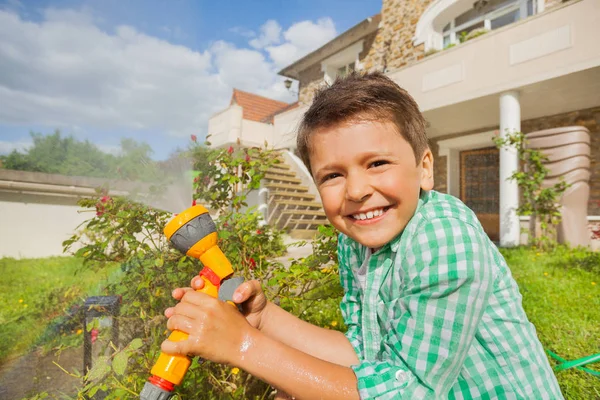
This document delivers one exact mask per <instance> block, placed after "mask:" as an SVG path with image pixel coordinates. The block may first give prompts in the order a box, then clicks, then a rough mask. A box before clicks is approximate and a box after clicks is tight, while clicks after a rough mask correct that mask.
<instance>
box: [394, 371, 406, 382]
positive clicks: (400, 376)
mask: <svg viewBox="0 0 600 400" xmlns="http://www.w3.org/2000/svg"><path fill="white" fill-rule="evenodd" d="M407 379H408V374H407V373H406V372H404V371H396V380H397V381H398V382H405V381H406V380H407Z"/></svg>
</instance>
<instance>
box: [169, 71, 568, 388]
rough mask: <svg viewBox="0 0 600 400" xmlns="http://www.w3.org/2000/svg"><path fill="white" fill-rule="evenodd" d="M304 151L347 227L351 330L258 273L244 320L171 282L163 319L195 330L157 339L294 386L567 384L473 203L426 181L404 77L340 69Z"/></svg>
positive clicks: (420, 128) (343, 262)
mask: <svg viewBox="0 0 600 400" xmlns="http://www.w3.org/2000/svg"><path fill="white" fill-rule="evenodd" d="M298 151H299V153H300V155H301V157H302V159H303V161H304V163H305V164H306V166H307V167H308V168H309V170H310V172H311V174H312V176H313V178H314V180H315V183H316V185H317V188H318V191H319V194H320V196H321V201H322V203H323V208H324V210H325V213H326V215H327V218H328V219H329V221H330V222H331V224H332V225H333V226H334V227H335V228H337V229H338V230H339V231H340V233H341V234H340V236H339V240H338V258H339V270H340V278H341V282H342V286H343V287H344V292H345V294H344V297H343V300H342V304H341V309H342V313H343V315H344V319H345V322H346V325H347V327H348V331H347V333H346V335H345V336H344V335H342V334H340V333H339V332H335V331H330V330H327V329H322V328H319V327H316V326H313V325H310V324H308V323H306V322H304V321H301V320H299V319H298V318H296V317H294V316H292V315H290V314H288V313H286V312H285V311H283V310H282V309H281V308H279V307H277V306H276V305H274V304H272V303H270V302H268V301H266V299H265V297H264V294H263V292H262V290H261V289H260V284H259V283H258V282H256V281H253V282H247V283H244V284H243V285H241V286H240V288H238V289H237V291H236V293H235V294H234V301H236V302H238V303H243V306H244V309H245V316H246V320H244V319H243V318H242V317H241V316H240V315H239V314H237V313H236V312H234V311H233V310H232V307H229V308H228V307H227V306H226V305H223V304H222V303H219V302H218V301H215V300H214V299H211V298H210V297H208V296H205V295H203V294H202V293H196V292H193V291H191V290H181V289H179V290H176V291H175V292H174V297H176V298H178V299H179V298H181V302H180V303H179V304H178V305H177V306H176V307H174V308H171V309H168V310H167V311H166V315H167V317H170V318H169V322H168V327H169V328H170V329H180V330H183V331H185V332H188V333H189V334H190V339H189V340H187V341H184V342H177V343H173V342H169V341H165V342H164V343H163V351H165V352H174V353H180V354H187V353H192V354H197V355H200V356H202V357H205V358H208V359H211V360H214V361H217V362H224V363H228V364H231V365H236V366H239V367H241V368H244V369H245V370H247V371H248V372H250V373H252V374H253V375H255V376H258V377H259V378H261V379H263V380H265V381H266V382H268V383H270V384H272V385H273V386H275V387H277V388H279V389H281V390H283V391H285V392H287V393H289V394H290V395H293V396H294V397H295V398H297V399H356V398H359V397H360V398H363V399H370V398H377V399H421V398H427V399H429V398H432V399H433V398H464V399H478V398H481V399H494V398H496V399H560V398H562V395H561V393H560V390H559V388H558V384H557V382H556V379H555V377H554V374H553V373H552V370H551V369H550V366H549V364H548V360H547V358H546V356H545V354H544V351H543V349H542V346H541V344H540V343H539V341H538V339H537V337H536V333H535V328H534V327H533V325H531V323H530V322H529V321H528V320H527V317H526V315H525V313H524V311H523V308H522V306H521V295H520V293H519V291H518V288H517V285H516V283H515V282H514V280H513V278H512V276H511V274H510V270H509V269H508V267H507V266H506V263H505V261H504V259H503V258H502V256H501V255H500V253H499V252H498V250H497V249H496V247H495V246H494V245H493V243H491V242H490V240H489V239H488V237H487V236H486V234H485V232H484V231H483V229H482V227H481V225H480V224H479V222H478V221H477V218H476V217H475V215H474V214H473V212H472V211H471V210H469V209H468V208H467V207H466V206H465V205H464V204H463V203H462V202H460V201H459V200H458V199H456V198H454V197H452V196H448V195H444V194H441V193H437V192H435V191H433V190H432V189H433V156H432V153H431V150H430V149H429V147H428V144H427V138H426V135H425V122H424V119H423V117H422V115H421V114H420V112H419V110H418V107H417V105H416V103H415V102H414V100H413V99H412V98H411V97H410V96H409V95H408V94H407V93H406V92H405V91H404V90H402V89H401V88H400V87H398V86H397V85H396V84H395V83H394V82H392V81H391V80H390V79H388V78H387V77H385V76H384V75H382V74H379V73H374V74H367V75H358V74H352V75H350V76H348V77H346V78H344V79H339V80H337V81H336V82H335V83H334V84H333V85H332V86H331V87H329V88H326V89H324V90H322V91H321V92H319V93H318V94H317V95H316V97H315V99H314V101H313V104H312V105H311V107H310V108H309V110H308V111H307V112H306V114H305V116H304V119H303V122H302V124H301V126H300V130H299V135H298ZM192 286H193V287H194V288H196V289H198V288H200V287H201V280H194V281H193V282H192ZM202 343H211V346H204V345H202ZM215 343H218V344H219V345H217V346H215ZM211 347H212V350H211ZM214 348H219V349H220V350H219V351H214Z"/></svg>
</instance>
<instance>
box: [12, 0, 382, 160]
mask: <svg viewBox="0 0 600 400" xmlns="http://www.w3.org/2000/svg"><path fill="white" fill-rule="evenodd" d="M380 9H381V1H380V0H331V1H327V2H323V1H318V0H314V1H313V0H302V1H299V0H287V1H283V0H281V1H275V0H265V1H259V0H246V1H242V0H236V1H233V0H212V1H203V0H202V1H200V0H197V1H192V0H170V1H169V0H163V1H158V0H126V1H123V0H94V1H92V0H52V1H50V0H0V105H1V107H0V154H6V153H7V152H10V151H11V150H13V149H21V150H22V149H26V148H27V146H29V145H30V143H31V140H30V136H29V132H30V131H34V132H41V133H52V132H53V131H54V130H55V129H60V130H61V131H62V132H63V133H64V134H65V135H73V136H75V137H76V138H78V139H80V140H90V141H92V142H93V143H96V144H97V145H98V146H99V147H100V148H102V149H103V150H104V151H107V152H113V153H114V152H116V151H118V148H119V142H120V139H121V138H123V137H129V138H133V139H135V140H138V141H143V142H146V143H148V144H150V145H151V146H152V148H153V149H154V157H155V158H156V159H164V158H166V157H168V155H169V154H170V153H171V152H173V151H174V150H175V149H177V148H183V147H186V146H187V144H188V140H189V136H190V134H196V135H198V136H200V137H202V136H204V135H205V134H206V129H207V124H208V118H209V117H210V115H212V114H214V113H215V112H217V111H220V110H222V109H224V108H225V107H227V105H228V102H229V99H230V97H231V91H232V88H234V87H235V88H239V89H242V90H246V91H250V92H253V93H257V94H261V95H264V96H267V97H271V98H275V99H279V100H283V101H287V102H292V101H294V97H293V96H292V95H291V94H290V93H289V92H288V91H286V90H285V88H284V87H283V83H282V81H283V79H284V78H283V77H280V76H278V75H277V71H279V70H280V69H281V68H283V67H285V66H286V65H289V64H290V63H292V62H294V61H295V60H297V59H298V58H300V57H302V56H303V55H305V54H307V53H309V52H310V51H312V50H315V49H316V48H318V47H320V46H321V45H323V44H324V43H326V42H328V41H329V40H331V39H332V38H334V37H335V36H337V35H339V34H340V33H342V32H344V31H345V30H347V29H349V28H350V27H352V26H354V25H355V24H357V23H359V22H360V21H362V20H364V19H365V18H368V17H369V16H372V15H374V14H377V13H378V12H380Z"/></svg>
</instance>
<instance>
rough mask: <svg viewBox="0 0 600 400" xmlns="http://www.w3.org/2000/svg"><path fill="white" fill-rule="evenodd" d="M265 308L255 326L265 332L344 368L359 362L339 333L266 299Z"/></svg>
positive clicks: (282, 341) (348, 343)
mask: <svg viewBox="0 0 600 400" xmlns="http://www.w3.org/2000/svg"><path fill="white" fill-rule="evenodd" d="M265 311H266V313H265V315H264V316H263V318H262V321H264V322H263V323H262V324H261V326H260V327H259V329H260V331H261V332H263V333H264V334H265V335H267V336H269V337H271V338H273V339H275V340H277V341H279V342H281V343H283V344H285V345H287V346H290V347H293V348H295V349H297V350H300V351H301V352H303V353H306V354H309V355H312V356H314V357H317V358H320V359H321V360H325V361H329V362H332V363H335V364H339V365H343V366H346V367H349V366H351V365H356V364H358V363H359V361H358V357H357V356H356V353H355V352H354V348H353V347H352V345H351V344H350V342H349V341H348V339H347V338H346V336H345V335H344V334H343V333H341V332H338V331H334V330H329V329H324V328H320V327H318V326H315V325H312V324H310V323H308V322H306V321H303V320H301V319H300V318H297V317H296V316H294V315H292V314H290V313H288V312H287V311H285V310H283V309H282V308H280V307H278V306H277V305H275V304H273V303H270V302H269V304H268V305H267V309H266V310H265Z"/></svg>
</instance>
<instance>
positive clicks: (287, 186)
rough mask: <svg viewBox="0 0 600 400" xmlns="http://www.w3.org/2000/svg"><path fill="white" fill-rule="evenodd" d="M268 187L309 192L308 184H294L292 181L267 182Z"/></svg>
mask: <svg viewBox="0 0 600 400" xmlns="http://www.w3.org/2000/svg"><path fill="white" fill-rule="evenodd" d="M265 187H266V188H267V189H289V190H294V191H296V192H308V188H307V187H306V186H300V185H294V184H290V183H271V182H269V183H267V184H265Z"/></svg>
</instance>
